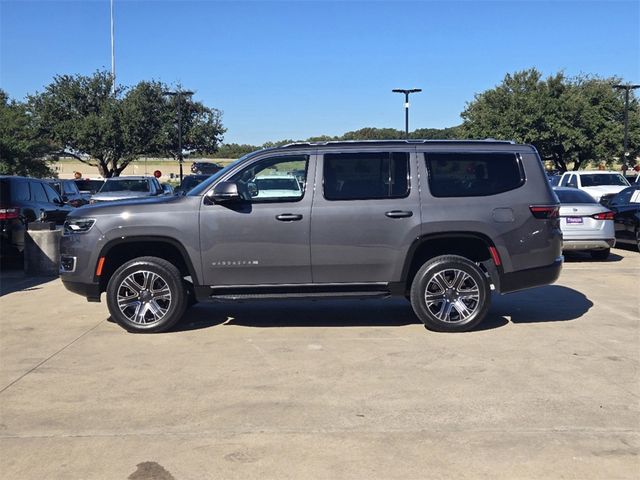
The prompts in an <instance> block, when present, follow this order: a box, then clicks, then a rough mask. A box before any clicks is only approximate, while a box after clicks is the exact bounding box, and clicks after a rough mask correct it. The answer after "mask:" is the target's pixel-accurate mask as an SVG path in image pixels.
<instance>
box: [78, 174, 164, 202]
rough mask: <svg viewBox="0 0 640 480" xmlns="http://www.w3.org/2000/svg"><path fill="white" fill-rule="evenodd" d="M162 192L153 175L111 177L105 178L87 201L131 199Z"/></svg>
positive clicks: (162, 193) (161, 193)
mask: <svg viewBox="0 0 640 480" xmlns="http://www.w3.org/2000/svg"><path fill="white" fill-rule="evenodd" d="M164 194H165V191H164V190H163V188H162V186H161V185H160V182H158V179H157V178H155V177H145V176H131V177H112V178H107V180H106V181H105V182H104V184H103V185H102V187H101V188H100V190H99V191H98V193H96V194H95V195H93V196H92V197H91V200H90V201H89V203H99V202H113V201H116V200H131V199H135V198H143V197H153V196H156V195H164Z"/></svg>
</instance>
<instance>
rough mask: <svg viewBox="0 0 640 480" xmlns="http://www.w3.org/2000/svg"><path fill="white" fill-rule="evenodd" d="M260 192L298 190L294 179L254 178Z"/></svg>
mask: <svg viewBox="0 0 640 480" xmlns="http://www.w3.org/2000/svg"><path fill="white" fill-rule="evenodd" d="M256 185H257V186H258V188H259V189H260V190H296V191H297V190H300V187H299V186H298V182H297V181H296V179H295V178H293V177H291V178H260V177H258V178H256Z"/></svg>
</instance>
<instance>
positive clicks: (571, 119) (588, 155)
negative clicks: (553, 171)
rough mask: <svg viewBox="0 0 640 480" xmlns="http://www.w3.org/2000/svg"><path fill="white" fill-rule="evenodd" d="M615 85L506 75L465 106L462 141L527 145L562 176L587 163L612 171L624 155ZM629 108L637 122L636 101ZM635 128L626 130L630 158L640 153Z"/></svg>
mask: <svg viewBox="0 0 640 480" xmlns="http://www.w3.org/2000/svg"><path fill="white" fill-rule="evenodd" d="M617 82H618V79H615V78H610V79H601V78H597V77H576V78H566V77H565V76H564V74H563V73H558V74H556V75H552V76H550V77H548V78H547V79H543V78H542V74H541V73H540V72H539V71H537V70H536V69H530V70H525V71H521V72H516V73H514V74H513V75H511V74H508V75H506V76H505V78H504V80H503V81H502V83H501V84H500V85H498V86H497V87H496V88H494V89H491V90H487V91H485V92H483V93H481V94H478V95H476V96H475V99H474V101H472V102H471V103H469V104H467V107H466V109H465V110H464V112H462V118H463V119H464V123H463V125H462V127H461V130H460V133H461V136H464V137H468V138H496V139H505V140H515V141H517V142H522V143H531V144H533V145H534V146H535V147H536V148H537V149H538V151H539V152H540V155H541V157H542V158H543V159H545V160H552V161H553V163H554V165H555V166H556V168H558V169H559V170H561V171H566V170H567V168H568V166H569V164H571V163H573V169H574V170H577V169H579V168H581V167H584V166H586V165H588V164H589V163H600V162H603V163H606V164H607V165H609V166H611V165H612V164H613V162H614V160H615V157H616V156H620V154H621V150H622V135H623V134H622V118H623V115H624V104H623V101H622V96H621V94H620V92H617V91H615V90H614V89H613V88H612V84H613V83H617ZM631 104H632V105H631V108H630V119H640V112H639V109H638V102H637V101H636V100H635V99H634V101H633V102H631ZM631 124H632V122H631V121H630V125H631ZM635 125H636V127H634V128H633V129H632V131H631V130H630V140H631V141H630V146H631V148H632V155H633V156H634V157H635V156H636V155H638V153H640V122H637V121H635Z"/></svg>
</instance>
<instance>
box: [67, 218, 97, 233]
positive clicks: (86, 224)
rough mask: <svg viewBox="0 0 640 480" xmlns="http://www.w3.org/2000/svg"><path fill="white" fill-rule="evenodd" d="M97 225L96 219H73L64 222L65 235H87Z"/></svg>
mask: <svg viewBox="0 0 640 480" xmlns="http://www.w3.org/2000/svg"><path fill="white" fill-rule="evenodd" d="M95 223H96V220H95V219H94V218H71V219H67V221H66V222H64V233H65V234H69V233H87V232H88V231H89V230H91V227H93V225H94V224H95Z"/></svg>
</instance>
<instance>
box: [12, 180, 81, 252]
mask: <svg viewBox="0 0 640 480" xmlns="http://www.w3.org/2000/svg"><path fill="white" fill-rule="evenodd" d="M72 210H73V208H72V207H71V206H69V205H66V204H65V203H64V201H63V200H62V198H61V197H60V195H59V194H58V192H56V191H55V190H54V189H53V188H51V186H50V185H49V184H48V183H47V181H45V180H38V179H35V178H26V177H14V176H0V232H1V233H0V242H1V244H0V251H1V252H2V256H3V257H4V256H14V255H16V254H18V253H21V252H22V251H23V249H24V232H25V230H26V227H27V224H28V223H30V222H36V221H40V220H42V221H50V222H56V223H57V224H62V223H63V222H64V221H65V219H66V218H67V215H68V214H69V212H71V211H72Z"/></svg>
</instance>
